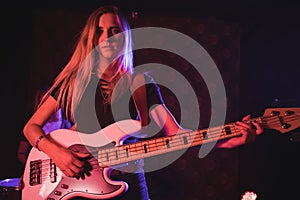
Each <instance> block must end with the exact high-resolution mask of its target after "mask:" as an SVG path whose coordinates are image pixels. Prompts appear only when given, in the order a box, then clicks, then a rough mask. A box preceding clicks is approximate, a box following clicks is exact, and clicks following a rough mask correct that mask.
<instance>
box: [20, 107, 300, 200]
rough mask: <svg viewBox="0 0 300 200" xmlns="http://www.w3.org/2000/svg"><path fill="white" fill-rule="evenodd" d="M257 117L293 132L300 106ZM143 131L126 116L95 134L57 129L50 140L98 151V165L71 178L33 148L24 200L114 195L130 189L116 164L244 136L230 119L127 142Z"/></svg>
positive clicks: (93, 162) (266, 125) (270, 126)
mask: <svg viewBox="0 0 300 200" xmlns="http://www.w3.org/2000/svg"><path fill="white" fill-rule="evenodd" d="M253 121H255V122H258V123H260V124H261V126H262V128H263V129H274V130H277V131H279V132H280V133H287V132H289V131H291V130H294V129H296V128H298V127H299V126H300V108H267V109H266V110H265V113H264V115H263V116H261V117H257V118H253V119H250V120H248V121H247V122H246V123H251V122H253ZM140 130H141V127H140V122H139V121H136V120H123V121H120V122H117V123H115V124H112V125H110V126H108V127H106V128H104V129H102V130H100V131H99V132H97V133H93V134H84V133H80V132H78V131H73V130H67V129H58V130H55V131H53V132H51V133H50V134H49V137H50V139H53V140H54V141H56V142H57V143H59V144H61V145H63V146H64V147H66V148H69V149H70V150H72V151H79V152H86V151H88V152H90V153H91V154H92V155H94V156H93V157H92V158H90V159H89V160H88V162H89V163H91V165H93V168H92V170H91V171H90V175H89V176H85V178H84V179H82V178H80V179H76V178H72V177H67V176H65V175H64V174H63V173H62V172H61V171H60V169H59V168H58V167H57V166H56V165H55V163H54V162H52V160H51V159H50V158H49V157H48V156H47V155H46V154H45V153H43V152H41V151H39V150H37V149H36V148H34V147H33V148H32V149H31V151H30V153H29V156H28V159H27V163H26V165H25V170H24V174H23V189H22V199H23V200H30V199H35V200H65V199H69V198H72V197H77V196H79V197H85V198H90V199H110V198H113V197H116V196H118V195H120V194H122V193H124V192H126V190H127V189H128V185H127V183H126V182H124V181H114V180H111V179H110V172H111V170H112V169H113V167H114V166H118V165H121V164H126V163H128V162H130V161H135V160H138V159H142V158H147V157H151V156H156V155H161V154H165V153H169V152H174V151H178V150H183V149H187V148H190V147H195V146H200V145H202V144H205V143H209V142H213V141H218V140H223V139H228V138H232V137H238V136H240V135H241V133H240V131H239V130H238V129H237V128H236V124H235V123H229V124H225V125H222V126H218V127H213V128H206V129H202V130H196V131H190V132H186V133H181V134H176V135H173V136H166V137H161V138H154V139H153V138H152V139H148V140H143V141H140V142H136V143H133V144H123V141H124V140H126V139H127V138H128V137H130V136H132V135H136V134H139V133H140ZM107 144H114V145H113V146H108V145H107Z"/></svg>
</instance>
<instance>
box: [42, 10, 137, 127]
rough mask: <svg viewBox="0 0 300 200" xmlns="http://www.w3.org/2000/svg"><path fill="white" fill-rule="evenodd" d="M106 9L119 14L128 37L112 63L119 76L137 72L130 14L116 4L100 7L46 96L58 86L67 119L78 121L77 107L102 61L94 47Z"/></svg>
mask: <svg viewBox="0 0 300 200" xmlns="http://www.w3.org/2000/svg"><path fill="white" fill-rule="evenodd" d="M104 13H113V14H115V15H116V16H117V17H119V20H120V22H121V29H122V32H123V34H124V38H125V39H124V45H123V54H122V55H120V56H119V57H118V58H116V60H115V61H114V62H113V63H112V65H114V67H115V68H116V69H117V70H116V74H115V76H117V77H120V76H122V75H123V74H125V73H129V74H132V73H133V53H132V46H133V45H132V38H131V31H130V26H129V23H128V21H127V19H126V17H125V16H124V14H123V13H122V12H121V11H120V9H119V8H118V7H116V6H103V7H100V8H98V9H97V10H95V11H94V12H92V13H91V14H90V16H89V17H88V19H87V21H86V24H85V26H84V28H83V30H82V32H81V35H80V38H79V40H78V42H77V45H76V48H75V50H74V53H73V55H72V56H71V59H70V60H69V62H68V63H67V65H66V66H65V67H64V69H63V70H62V71H61V72H60V74H59V75H58V76H57V77H56V78H55V80H54V82H53V85H52V86H51V88H50V89H49V91H48V92H47V94H46V95H45V98H44V99H46V98H47V97H48V96H49V95H50V94H51V93H52V92H53V90H55V89H56V88H58V90H57V91H56V94H55V96H56V97H57V102H58V105H57V108H62V109H63V110H64V111H65V112H66V116H67V119H68V120H71V121H74V113H75V110H76V108H77V106H78V104H79V102H80V100H81V97H82V95H83V93H84V91H85V89H86V88H87V85H88V83H89V82H90V80H91V75H92V73H94V70H95V67H96V66H97V63H98V62H99V56H98V55H97V51H96V50H94V49H95V47H96V46H97V45H98V44H97V42H96V41H97V40H98V38H97V37H98V35H97V28H98V23H99V18H100V17H101V15H103V14H104ZM75 79H76V81H75ZM41 103H42V102H41Z"/></svg>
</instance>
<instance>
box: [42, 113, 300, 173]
mask: <svg viewBox="0 0 300 200" xmlns="http://www.w3.org/2000/svg"><path fill="white" fill-rule="evenodd" d="M266 118H274V119H273V120H269V121H268V124H273V125H277V126H278V125H279V126H280V127H281V123H280V122H278V117H276V116H268V117H264V119H266ZM286 118H289V119H288V121H290V122H291V121H295V120H298V119H299V118H300V116H294V115H293V116H290V117H289V116H286ZM285 121H287V119H285ZM262 123H264V122H263V121H262ZM227 126H230V127H231V128H233V131H232V132H231V133H230V134H229V136H228V137H231V135H235V134H239V133H240V131H239V130H236V129H235V124H234V123H232V124H229V125H227ZM222 127H226V126H222ZM214 129H216V128H214ZM204 130H205V129H204ZM208 132H210V133H209V138H210V139H215V138H216V137H218V138H219V136H220V137H222V136H224V135H225V136H226V133H225V134H224V130H222V133H221V134H220V133H219V132H220V129H219V130H214V131H211V130H210V129H209V131H208ZM199 133H200V134H201V133H203V131H192V132H189V133H185V134H186V135H189V136H188V137H189V139H190V138H193V139H192V140H191V139H190V140H191V141H192V142H190V143H196V144H198V143H200V144H203V143H202V142H203V141H205V139H204V138H203V136H201V137H197V136H199ZM190 134H193V135H194V136H190ZM201 135H202V134H201ZM158 139H159V138H158ZM168 139H173V141H172V143H170V144H172V146H173V147H172V148H174V146H175V147H176V146H182V140H181V139H182V138H180V137H176V135H175V136H169V137H168ZM155 140H157V139H155ZM188 141H189V140H188ZM139 143H141V144H146V143H148V146H149V148H148V150H149V153H150V152H157V151H163V150H166V149H164V147H166V143H165V141H163V140H160V142H154V146H155V147H154V148H153V147H152V146H151V145H150V144H149V142H139ZM133 145H134V147H132V146H133ZM126 146H129V147H128V149H130V150H132V149H135V150H134V151H133V152H128V153H131V154H132V153H134V152H140V151H143V150H144V148H143V147H142V146H136V144H130V145H126ZM130 146H131V147H130ZM120 148H122V149H121V150H123V154H125V156H123V157H122V154H120V155H119V156H118V158H119V159H122V158H125V159H126V158H128V156H127V155H128V154H127V153H126V152H125V151H124V146H120V147H115V148H113V151H111V148H110V149H109V150H110V151H109V152H105V153H108V154H111V153H113V156H112V157H114V156H115V153H116V152H115V150H118V151H119V152H121V153H122V151H120ZM157 148H159V149H157ZM151 149H152V150H151ZM153 149H154V150H153ZM100 151H103V150H100ZM106 151H107V150H106ZM124 152H125V153H124ZM95 153H97V152H96V151H95ZM98 153H99V151H98ZM145 154H147V153H145ZM108 156H109V155H108ZM132 156H136V155H134V154H133V155H130V157H132ZM48 160H49V161H50V159H48ZM112 161H117V160H112ZM98 162H99V159H98V161H97V160H96V159H95V163H96V166H98V165H99V163H98ZM104 162H107V161H104ZM49 166H50V164H48V166H47V164H46V165H44V167H43V169H47V168H48V167H49ZM92 166H94V164H93V165H92ZM49 169H50V167H49ZM58 171H60V170H59V169H58ZM60 172H61V171H60ZM47 174H49V172H48V173H47ZM42 176H43V175H42Z"/></svg>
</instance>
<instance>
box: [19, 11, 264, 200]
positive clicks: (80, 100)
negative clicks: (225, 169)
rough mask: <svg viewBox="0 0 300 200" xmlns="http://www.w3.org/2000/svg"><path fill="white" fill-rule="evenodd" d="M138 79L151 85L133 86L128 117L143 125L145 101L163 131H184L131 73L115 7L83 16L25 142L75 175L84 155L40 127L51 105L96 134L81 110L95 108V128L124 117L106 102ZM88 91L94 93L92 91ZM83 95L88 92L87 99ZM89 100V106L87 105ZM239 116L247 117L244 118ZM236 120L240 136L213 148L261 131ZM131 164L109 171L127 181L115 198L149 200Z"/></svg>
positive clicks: (125, 28) (123, 26)
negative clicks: (68, 56) (128, 169)
mask: <svg viewBox="0 0 300 200" xmlns="http://www.w3.org/2000/svg"><path fill="white" fill-rule="evenodd" d="M140 81H144V82H151V84H147V86H146V87H145V90H144V89H141V90H140V89H139V90H137V91H144V92H145V93H142V92H140V94H145V95H135V96H133V99H134V100H133V101H132V100H131V101H130V105H129V108H127V110H128V109H129V110H130V116H131V118H133V119H136V116H137V118H139V119H140V120H141V122H142V125H143V126H145V125H147V124H148V123H149V119H147V116H148V113H145V111H143V110H141V108H143V106H145V105H146V108H147V109H149V108H150V107H151V110H147V111H146V112H149V114H150V116H151V118H152V119H153V120H154V121H155V122H156V124H157V125H158V126H159V127H160V128H162V129H163V131H164V133H165V134H166V135H172V134H175V133H177V132H184V131H186V130H187V129H184V128H182V127H180V126H179V124H178V123H177V122H176V121H175V119H174V117H173V116H172V114H171V113H170V112H169V111H168V109H167V108H166V106H165V105H164V103H163V100H162V99H161V95H160V92H159V88H158V87H157V86H156V85H155V83H154V82H153V80H151V77H149V76H147V75H143V76H141V75H134V74H133V55H132V41H131V33H130V28H129V25H128V22H127V21H126V18H125V17H124V16H123V15H122V14H121V12H120V10H119V9H118V8H117V7H114V6H105V7H101V8H99V9H97V10H96V11H94V12H93V13H92V14H91V15H90V17H89V18H88V20H87V22H86V25H85V27H84V29H83V31H82V34H81V37H80V39H79V41H78V44H77V46H76V49H75V51H74V53H73V55H72V57H71V59H70V61H69V62H68V64H67V65H66V66H65V68H64V69H63V71H62V72H61V73H60V74H59V75H58V76H57V78H56V79H55V81H54V83H53V86H52V87H51V88H50V90H49V91H48V93H47V94H46V95H45V96H44V99H43V101H42V103H41V104H40V106H39V108H38V109H37V111H36V112H35V113H34V114H33V116H32V117H31V119H30V120H29V121H28V122H27V124H26V125H25V127H24V135H25V137H26V138H27V139H28V141H29V142H30V143H31V145H33V146H35V147H36V148H38V149H39V150H40V151H42V152H44V153H46V154H47V155H48V156H49V157H50V158H51V159H52V160H53V162H54V163H55V164H56V166H57V167H58V168H59V169H60V170H61V171H62V172H63V173H64V174H65V175H66V176H68V177H77V178H80V175H81V174H82V172H83V170H84V161H83V160H84V159H85V158H87V157H89V155H88V154H87V153H82V152H75V151H71V150H69V149H67V148H64V147H62V146H60V145H58V144H57V143H55V142H53V141H51V140H50V139H49V138H47V137H44V135H45V133H44V131H43V129H42V127H43V125H44V124H45V123H46V121H47V119H48V118H49V117H50V116H51V115H52V114H53V113H55V112H56V111H57V109H59V108H61V109H63V111H64V112H65V113H66V116H67V117H68V120H70V121H72V122H73V123H74V128H76V129H77V130H79V131H81V132H91V133H92V132H96V131H97V130H98V129H99V126H97V125H95V126H94V123H90V121H93V120H90V118H88V117H87V115H88V113H89V112H87V110H88V111H89V110H90V109H91V111H93V109H95V111H96V116H97V120H98V123H99V124H100V127H101V128H105V127H107V126H109V125H111V124H113V123H114V122H116V121H118V120H122V119H124V118H125V117H126V114H124V115H123V114H122V113H121V114H118V117H117V119H116V118H114V116H113V114H112V113H113V112H112V107H113V106H112V105H114V106H115V105H116V107H117V108H118V106H117V105H118V103H122V102H124V98H125V96H126V95H127V94H130V93H131V88H132V85H134V83H135V82H140ZM120 82H121V84H120ZM95 83H96V84H95ZM116 85H118V86H119V85H121V86H122V88H119V87H118V90H117V89H116ZM116 90H117V92H116ZM89 92H92V93H89ZM93 92H96V95H95V93H93ZM89 94H92V95H94V96H92V98H91V96H90V95H89ZM114 94H116V95H114ZM134 94H135V93H134ZM143 98H145V99H146V101H144V100H143ZM125 99H126V98H125ZM141 102H144V103H145V105H141V104H143V103H141ZM91 104H92V108H90V107H89V106H90V105H91ZM152 105H155V106H152ZM93 106H94V107H93ZM120 110H121V109H120ZM124 113H126V112H124ZM86 119H87V120H86ZM245 119H249V116H247V117H245V118H244V120H245ZM237 124H238V127H239V129H240V130H241V133H242V134H243V135H242V136H241V137H237V138H232V139H230V140H227V141H223V142H222V143H218V145H217V146H218V147H222V148H233V147H236V146H239V145H241V144H244V143H245V142H246V140H247V137H248V136H249V135H250V134H252V135H253V134H254V135H257V134H260V133H261V132H262V129H261V127H260V125H259V124H257V123H254V126H255V127H256V129H252V128H251V126H250V125H248V124H246V123H242V122H237ZM111 134H113V133H111ZM136 141H137V139H136V138H133V139H132V138H130V139H128V140H126V142H128V143H130V142H136ZM137 163H138V164H136V165H137V166H136V168H134V169H135V170H133V172H136V171H138V172H139V173H119V174H117V173H114V174H113V176H114V178H115V179H119V180H126V182H127V183H128V185H129V190H128V191H127V192H126V193H124V194H122V195H120V196H119V197H117V198H124V199H149V195H148V190H147V185H146V181H145V177H144V173H143V170H142V161H140V162H137Z"/></svg>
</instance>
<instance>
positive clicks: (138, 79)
mask: <svg viewBox="0 0 300 200" xmlns="http://www.w3.org/2000/svg"><path fill="white" fill-rule="evenodd" d="M131 93H132V98H133V102H134V104H135V107H136V110H137V112H138V116H139V119H140V120H141V126H142V127H145V126H147V125H148V123H149V115H148V106H147V98H146V95H147V94H146V85H145V77H144V74H137V75H135V76H134V78H133V81H132V84H131Z"/></svg>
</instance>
